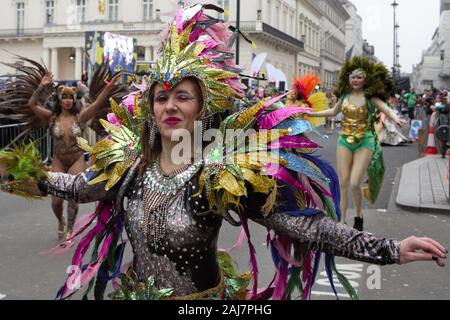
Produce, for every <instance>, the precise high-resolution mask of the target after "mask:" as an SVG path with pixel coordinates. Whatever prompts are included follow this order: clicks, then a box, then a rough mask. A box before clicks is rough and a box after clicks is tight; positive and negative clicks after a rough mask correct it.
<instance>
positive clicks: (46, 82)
mask: <svg viewBox="0 0 450 320" xmlns="http://www.w3.org/2000/svg"><path fill="white" fill-rule="evenodd" d="M52 82H53V75H52V74H51V73H47V74H46V75H45V76H44V77H43V78H42V80H41V83H40V84H39V87H38V88H37V89H36V90H35V91H34V93H33V95H32V96H31V98H30V100H29V101H28V107H29V108H30V110H31V111H32V112H33V113H34V114H35V115H36V116H37V117H38V118H39V119H40V120H41V121H42V122H43V123H44V124H45V125H48V124H49V123H50V120H51V118H52V116H53V113H52V111H50V110H48V109H46V108H44V107H43V106H41V105H40V101H46V100H47V99H48V97H49V96H50V94H51V84H52Z"/></svg>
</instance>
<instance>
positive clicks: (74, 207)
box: [67, 157, 84, 235]
mask: <svg viewBox="0 0 450 320" xmlns="http://www.w3.org/2000/svg"><path fill="white" fill-rule="evenodd" d="M83 170H84V159H83V157H80V158H79V159H78V160H77V161H76V162H75V163H74V164H73V165H72V167H70V169H69V170H68V172H67V173H70V174H74V175H76V174H78V173H80V172H81V171H83ZM77 215H78V203H76V202H74V201H69V204H68V206H67V233H68V235H70V234H71V233H72V231H73V226H74V224H75V220H76V219H77Z"/></svg>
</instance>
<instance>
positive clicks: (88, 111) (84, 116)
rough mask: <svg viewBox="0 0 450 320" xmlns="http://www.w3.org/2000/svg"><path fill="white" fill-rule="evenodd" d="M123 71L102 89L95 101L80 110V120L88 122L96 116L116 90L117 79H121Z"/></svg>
mask: <svg viewBox="0 0 450 320" xmlns="http://www.w3.org/2000/svg"><path fill="white" fill-rule="evenodd" d="M121 75H122V73H121V72H119V73H117V74H116V75H115V76H114V77H113V78H112V79H111V82H109V83H108V84H107V85H106V87H105V88H104V89H103V90H102V92H101V93H100V94H99V95H98V96H97V98H96V99H95V101H94V102H93V103H92V104H91V105H88V106H87V107H85V108H83V109H82V110H81V112H80V121H81V122H82V123H87V122H88V121H89V120H91V119H92V118H94V117H95V115H96V114H97V112H98V111H99V109H100V108H101V107H102V106H103V105H104V104H105V103H106V100H107V99H108V97H109V96H110V94H111V92H112V91H113V90H114V88H115V86H116V82H117V80H119V78H120V76H121Z"/></svg>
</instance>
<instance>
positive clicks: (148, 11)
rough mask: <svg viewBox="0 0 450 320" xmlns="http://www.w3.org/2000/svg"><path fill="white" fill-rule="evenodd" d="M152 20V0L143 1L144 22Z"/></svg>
mask: <svg viewBox="0 0 450 320" xmlns="http://www.w3.org/2000/svg"><path fill="white" fill-rule="evenodd" d="M150 20H153V0H144V21H150Z"/></svg>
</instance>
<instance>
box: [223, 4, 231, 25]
mask: <svg viewBox="0 0 450 320" xmlns="http://www.w3.org/2000/svg"><path fill="white" fill-rule="evenodd" d="M223 9H224V10H225V12H227V14H224V16H223V20H225V21H228V20H229V19H230V16H229V14H230V0H223Z"/></svg>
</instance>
